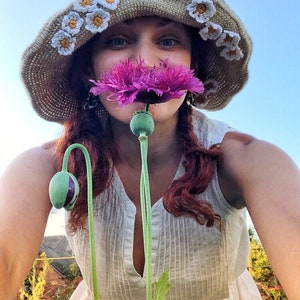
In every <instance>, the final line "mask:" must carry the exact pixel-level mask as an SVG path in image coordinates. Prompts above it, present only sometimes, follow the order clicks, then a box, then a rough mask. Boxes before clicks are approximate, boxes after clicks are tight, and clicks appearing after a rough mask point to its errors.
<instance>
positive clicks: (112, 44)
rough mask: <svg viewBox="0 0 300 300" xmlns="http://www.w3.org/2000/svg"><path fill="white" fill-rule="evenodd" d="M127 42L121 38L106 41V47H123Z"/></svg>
mask: <svg viewBox="0 0 300 300" xmlns="http://www.w3.org/2000/svg"><path fill="white" fill-rule="evenodd" d="M127 44H128V42H127V41H126V40H125V39H123V38H113V39H109V40H108V41H107V45H108V46H109V47H111V48H113V49H118V48H122V47H125V46H126V45H127Z"/></svg>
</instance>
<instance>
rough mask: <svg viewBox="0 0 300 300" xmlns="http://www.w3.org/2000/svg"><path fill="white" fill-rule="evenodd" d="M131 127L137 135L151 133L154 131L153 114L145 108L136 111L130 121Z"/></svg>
mask: <svg viewBox="0 0 300 300" xmlns="http://www.w3.org/2000/svg"><path fill="white" fill-rule="evenodd" d="M130 129H131V131H132V133H133V134H134V135H136V136H140V135H146V136H148V135H150V134H151V133H152V132H153V131H154V121H153V118H152V116H151V114H150V113H149V112H147V111H144V110H141V111H138V112H136V113H135V114H134V115H133V117H132V119H131V121H130Z"/></svg>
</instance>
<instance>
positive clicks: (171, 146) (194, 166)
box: [0, 0, 300, 299]
mask: <svg viewBox="0 0 300 300" xmlns="http://www.w3.org/2000/svg"><path fill="white" fill-rule="evenodd" d="M250 53H251V42H250V39H249V37H248V35H247V33H246V31H245V30H244V28H243V26H242V24H241V23H240V21H239V20H238V19H237V17H236V16H235V15H234V14H233V13H232V11H231V10H230V9H229V8H228V7H227V5H226V4H225V3H224V2H223V1H222V0H215V1H211V0H196V1H195V0H193V1H191V0H188V1H176V0H170V1H162V0H160V1H158V0H157V1H154V0H151V1H137V0H127V1H125V0H123V1H98V2H96V1H74V3H73V5H70V6H69V7H67V8H66V9H65V10H63V11H62V12H60V13H59V14H57V15H56V16H54V17H53V18H52V19H51V20H50V21H49V23H48V24H47V25H46V26H45V27H44V28H43V30H42V31H41V33H40V34H39V36H38V37H37V39H36V40H35V41H34V43H33V44H32V46H31V47H29V48H28V49H27V51H26V53H25V54H24V58H23V69H22V76H23V79H24V82H25V84H26V86H27V88H28V90H29V92H30V94H31V98H32V103H33V106H34V108H35V109H36V111H37V113H38V114H39V115H41V116H42V117H43V118H45V119H46V120H50V121H55V122H59V123H63V124H64V127H65V131H64V134H63V136H62V137H61V138H60V139H58V140H57V141H54V142H49V143H48V144H45V145H43V146H41V147H38V148H35V149H31V150H28V151H27V152H25V153H24V154H22V155H21V156H20V157H18V158H17V159H16V160H15V161H14V162H13V163H12V164H11V165H10V166H9V168H8V169H7V171H6V172H5V174H4V175H3V178H2V180H1V197H0V199H1V200H0V201H1V210H0V211H1V227H0V228H1V229H0V230H1V234H0V257H1V259H0V264H1V265H0V283H1V291H0V296H1V299H13V298H14V296H15V294H16V293H17V290H18V289H19V287H20V285H21V284H22V281H23V280H24V277H25V276H26V273H27V272H28V270H29V269H30V267H31V265H32V262H33V260H34V258H35V255H36V252H37V250H38V249H39V246H40V243H41V241H42V238H43V233H44V230H45V225H46V222H47V217H48V214H49V212H50V209H51V205H50V201H49V196H48V185H49V182H50V179H51V178H52V176H53V175H54V174H55V173H56V172H57V171H58V170H60V167H61V162H62V157H63V154H64V151H65V150H66V148H67V147H68V146H69V145H70V144H72V143H75V142H79V143H82V144H84V145H85V146H86V147H87V149H88V150H89V152H90V155H91V158H92V162H93V177H94V195H95V198H94V218H95V233H96V251H97V269H98V279H99V290H100V294H101V296H102V299H145V277H144V262H145V256H144V249H143V235H142V224H141V212H140V210H141V209H140V194H139V185H138V182H139V179H140V170H141V161H140V158H139V157H140V154H139V153H140V149H139V143H138V140H137V138H136V137H135V136H134V135H133V134H132V132H131V131H130V128H129V122H130V120H131V117H132V115H133V113H134V112H136V111H137V110H141V109H143V108H144V107H145V104H144V103H142V102H141V101H142V99H139V98H138V97H137V99H136V101H135V102H133V103H132V104H129V105H126V106H124V107H121V108H120V107H119V106H118V105H117V103H116V102H114V101H108V100H109V99H110V98H109V96H110V94H109V93H104V94H101V95H100V96H99V97H96V98H95V97H91V95H90V97H88V95H89V91H90V89H91V88H92V87H93V83H92V82H91V81H90V80H94V81H95V80H98V79H99V78H100V77H101V76H102V74H103V73H105V72H107V71H109V70H110V69H111V67H113V66H115V65H117V64H119V63H120V62H122V61H126V60H129V61H132V62H134V63H135V64H138V62H139V61H140V60H142V61H143V63H144V64H145V65H146V67H147V68H149V69H151V68H154V66H157V65H159V64H160V63H161V61H165V59H167V60H168V62H169V63H170V64H171V65H172V66H173V65H182V66H184V67H191V68H192V69H194V70H195V73H196V75H197V77H198V78H199V79H200V80H201V81H203V83H204V87H205V91H204V93H203V94H199V95H195V97H194V99H193V97H192V96H191V95H192V94H191V93H185V94H184V95H182V96H181V97H177V98H175V99H172V100H171V101H168V102H165V103H159V104H157V103H155V104H153V105H152V104H151V105H150V113H151V114H152V116H153V119H154V123H155V130H154V132H153V133H152V134H151V135H150V137H149V149H148V165H149V177H150V187H151V200H152V218H153V222H152V231H153V240H152V243H153V247H152V266H153V281H155V280H157V279H158V277H159V276H160V275H161V274H162V272H164V271H165V270H166V269H168V268H169V269H170V284H171V288H170V293H169V299H260V296H259V293H258V290H257V288H256V287H255V284H254V282H253V280H252V279H251V277H250V275H249V273H248V272H247V270H246V267H247V257H248V251H249V245H248V233H247V226H246V222H245V208H247V209H248V211H249V213H250V215H251V217H252V220H253V222H254V225H255V227H256V229H257V231H258V234H259V236H260V239H261V241H262V242H263V246H264V248H265V250H266V252H267V254H268V256H269V258H270V261H271V263H272V266H273V268H274V270H275V272H276V274H277V276H278V278H279V279H280V281H281V283H282V285H283V287H284V289H285V291H286V293H287V295H288V297H289V299H298V298H299V296H298V286H299V282H300V276H299V274H298V270H299V267H300V259H299V249H300V237H299V227H300V224H299V220H300V218H299V217H300V209H299V208H300V201H299V200H300V199H299V197H300V196H299V195H300V184H299V182H300V180H299V179H300V174H299V170H298V169H297V168H296V166H295V165H294V163H293V162H292V161H291V160H290V159H289V158H288V157H287V155H286V154H284V153H283V152H282V151H281V150H279V149H278V148H276V147H275V146H273V145H270V144H268V143H266V142H263V141H259V140H256V139H255V138H254V137H251V136H249V135H247V134H243V133H240V132H237V131H234V130H233V129H231V128H229V126H228V125H226V124H224V123H221V122H217V121H213V120H210V119H208V118H206V117H205V115H203V114H202V113H201V112H199V110H198V109H192V108H191V106H193V105H196V106H199V107H200V108H203V109H208V110H215V109H221V108H223V107H224V106H225V105H226V104H227V103H228V102H229V101H230V100H231V98H232V97H233V96H234V94H236V93H237V92H238V91H239V90H240V89H241V88H242V87H243V85H244V84H245V82H246V80H247V74H248V71H247V64H248V60H249V56H250ZM20 170H22V172H20ZM69 170H70V171H71V172H72V173H73V174H74V175H75V176H76V177H77V178H78V180H79V183H80V185H81V192H80V195H79V199H78V201H77V203H76V204H75V207H74V209H72V210H71V211H70V212H68V213H67V215H66V216H67V218H66V226H67V234H68V237H69V241H70V244H71V246H72V248H73V251H74V253H75V255H76V258H77V261H78V264H79V266H80V268H81V271H82V273H83V277H84V280H83V282H82V283H81V284H80V286H79V287H78V289H77V290H76V291H75V293H74V295H73V296H72V299H92V283H91V281H92V278H91V272H90V259H89V247H87V245H88V231H87V223H86V222H87V207H86V206H87V205H86V196H85V195H86V193H85V192H86V184H85V181H86V175H85V165H84V160H83V158H82V156H80V155H77V153H75V154H72V156H71V163H70V166H69ZM279 170H280V171H279ZM287 253H288V255H287ZM2 287H3V288H2Z"/></svg>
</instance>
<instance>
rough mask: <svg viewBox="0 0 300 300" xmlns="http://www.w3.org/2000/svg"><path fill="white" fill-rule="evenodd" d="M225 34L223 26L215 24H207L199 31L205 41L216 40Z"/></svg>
mask: <svg viewBox="0 0 300 300" xmlns="http://www.w3.org/2000/svg"><path fill="white" fill-rule="evenodd" d="M222 32H223V28H222V26H220V25H219V24H215V23H213V22H206V23H205V25H204V27H203V28H202V29H200V30H199V34H200V36H201V37H202V39H203V40H204V41H207V40H216V39H217V38H218V37H219V36H220V35H221V34H222Z"/></svg>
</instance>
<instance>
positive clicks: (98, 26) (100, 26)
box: [85, 8, 110, 33]
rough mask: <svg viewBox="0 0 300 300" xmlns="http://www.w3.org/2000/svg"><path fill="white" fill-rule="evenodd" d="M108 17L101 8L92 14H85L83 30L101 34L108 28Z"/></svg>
mask: <svg viewBox="0 0 300 300" xmlns="http://www.w3.org/2000/svg"><path fill="white" fill-rule="evenodd" d="M109 20H110V15H109V13H108V12H106V11H104V10H103V9H101V8H98V9H95V10H94V11H93V12H91V13H88V14H86V19H85V21H86V26H85V28H86V29H87V30H89V31H90V32H92V33H97V32H102V31H103V30H105V29H106V28H107V26H108V21H109Z"/></svg>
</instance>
